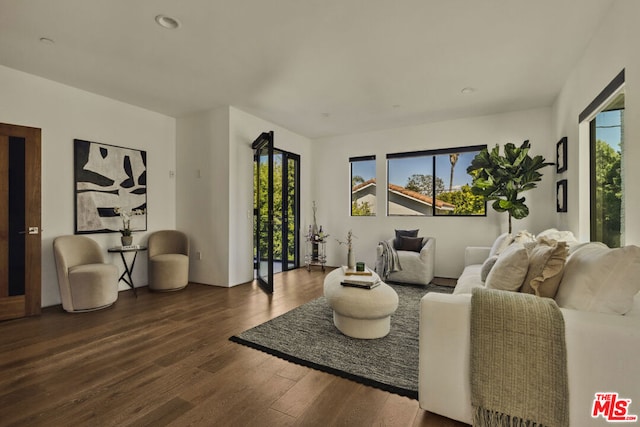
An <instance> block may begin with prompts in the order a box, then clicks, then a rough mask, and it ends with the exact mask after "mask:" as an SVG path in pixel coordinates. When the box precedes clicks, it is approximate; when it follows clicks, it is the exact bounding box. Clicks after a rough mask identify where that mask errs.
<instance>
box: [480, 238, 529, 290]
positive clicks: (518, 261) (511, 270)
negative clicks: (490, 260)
mask: <svg viewBox="0 0 640 427" xmlns="http://www.w3.org/2000/svg"><path fill="white" fill-rule="evenodd" d="M528 268H529V256H528V255H527V250H526V249H525V247H524V245H523V244H522V243H514V244H512V245H509V246H508V247H507V248H506V249H505V250H504V251H502V253H501V254H500V255H498V259H497V260H496V263H495V265H494V266H493V268H492V269H491V271H490V272H489V274H488V275H487V280H486V281H485V285H486V287H487V288H488V289H501V290H504V291H514V292H515V291H518V290H520V287H521V286H522V282H523V281H524V278H525V276H526V275H527V269H528Z"/></svg>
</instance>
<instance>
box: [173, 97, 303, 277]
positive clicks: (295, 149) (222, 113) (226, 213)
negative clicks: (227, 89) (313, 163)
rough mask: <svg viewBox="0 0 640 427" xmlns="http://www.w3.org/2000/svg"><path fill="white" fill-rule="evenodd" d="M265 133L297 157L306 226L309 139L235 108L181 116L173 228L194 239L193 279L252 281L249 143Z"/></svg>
mask: <svg viewBox="0 0 640 427" xmlns="http://www.w3.org/2000/svg"><path fill="white" fill-rule="evenodd" d="M268 131H274V141H275V142H274V143H275V146H276V148H279V149H282V150H286V151H289V152H292V153H295V154H299V155H300V156H301V159H300V162H301V165H300V169H301V179H300V180H301V183H300V187H301V197H302V199H301V205H302V213H301V215H302V218H303V221H302V222H303V223H304V218H305V216H306V215H307V213H306V212H307V210H308V209H309V207H310V204H311V202H310V191H309V188H310V186H311V185H310V181H311V168H310V157H311V143H310V140H309V139H308V138H305V137H302V136H300V135H297V134H295V133H293V132H290V131H288V130H287V129H284V128H282V127H280V126H277V125H274V124H272V123H269V122H267V121H265V120H262V119H260V118H258V117H255V116H253V115H251V114H247V113H245V112H243V111H241V110H238V109H236V108H233V107H221V108H218V109H216V110H212V111H209V112H204V113H199V114H195V115H193V116H190V117H185V118H181V119H178V124H177V139H178V143H177V144H178V155H177V157H178V228H179V229H183V230H185V231H186V232H187V233H189V235H190V236H191V237H192V245H191V251H192V258H191V271H190V279H191V280H192V281H194V282H199V283H205V284H209V285H216V286H234V285H238V284H241V283H246V282H249V281H251V280H253V149H252V148H251V144H252V143H253V141H254V140H255V139H256V138H257V137H258V136H259V135H260V134H261V133H263V132H268ZM198 170H200V171H201V173H200V178H198V174H197V171H198ZM197 252H201V253H202V259H201V260H199V259H197V257H196V253H197Z"/></svg>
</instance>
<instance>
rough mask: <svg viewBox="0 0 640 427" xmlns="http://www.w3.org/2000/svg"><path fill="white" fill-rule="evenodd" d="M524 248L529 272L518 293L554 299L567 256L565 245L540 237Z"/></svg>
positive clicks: (564, 243)
mask: <svg viewBox="0 0 640 427" xmlns="http://www.w3.org/2000/svg"><path fill="white" fill-rule="evenodd" d="M525 247H526V248H527V253H528V255H529V270H528V271H527V275H526V276H525V279H524V283H523V284H522V289H521V290H520V292H523V293H528V294H535V295H537V296H539V297H547V298H553V297H555V296H556V293H557V292H558V286H559V285H560V279H562V273H563V270H564V265H565V261H566V259H567V255H568V249H567V243H566V242H557V241H555V240H551V239H547V238H544V237H542V238H538V239H537V242H536V243H535V244H533V245H531V246H529V244H527V245H525Z"/></svg>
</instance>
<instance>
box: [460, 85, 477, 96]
mask: <svg viewBox="0 0 640 427" xmlns="http://www.w3.org/2000/svg"><path fill="white" fill-rule="evenodd" d="M475 91H476V90H475V89H474V88H472V87H465V88H462V90H461V91H460V93H464V94H465V95H467V94H469V93H473V92H475Z"/></svg>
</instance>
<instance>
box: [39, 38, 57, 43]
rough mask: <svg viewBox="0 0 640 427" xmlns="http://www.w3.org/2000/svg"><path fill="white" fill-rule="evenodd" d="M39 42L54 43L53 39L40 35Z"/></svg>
mask: <svg viewBox="0 0 640 427" xmlns="http://www.w3.org/2000/svg"><path fill="white" fill-rule="evenodd" d="M40 43H44V44H54V43H55V41H53V39H50V38H49V37H40Z"/></svg>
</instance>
